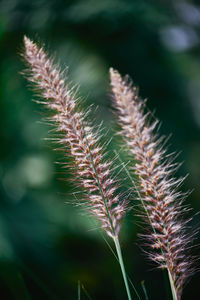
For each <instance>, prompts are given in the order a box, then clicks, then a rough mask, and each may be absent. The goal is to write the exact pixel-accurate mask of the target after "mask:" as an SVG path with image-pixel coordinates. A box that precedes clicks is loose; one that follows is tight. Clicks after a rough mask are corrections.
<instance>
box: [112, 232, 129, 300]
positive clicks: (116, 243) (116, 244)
mask: <svg viewBox="0 0 200 300" xmlns="http://www.w3.org/2000/svg"><path fill="white" fill-rule="evenodd" d="M113 240H114V243H115V247H116V250H117V256H118V258H119V264H120V267H121V271H122V275H123V279H124V284H125V287H126V292H127V296H128V299H129V300H132V298H131V293H130V290H129V285H128V280H127V275H126V271H125V267H124V262H123V258H122V252H121V247H120V244H119V240H118V237H117V236H115V237H114V238H113Z"/></svg>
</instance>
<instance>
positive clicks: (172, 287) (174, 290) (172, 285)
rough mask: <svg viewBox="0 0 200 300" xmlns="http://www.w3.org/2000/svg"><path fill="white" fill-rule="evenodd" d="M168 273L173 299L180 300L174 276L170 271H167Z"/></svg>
mask: <svg viewBox="0 0 200 300" xmlns="http://www.w3.org/2000/svg"><path fill="white" fill-rule="evenodd" d="M167 271H168V276H169V282H170V287H171V291H172V299H173V300H178V298H177V294H176V289H175V286H174V281H173V278H172V275H171V273H170V271H169V269H167Z"/></svg>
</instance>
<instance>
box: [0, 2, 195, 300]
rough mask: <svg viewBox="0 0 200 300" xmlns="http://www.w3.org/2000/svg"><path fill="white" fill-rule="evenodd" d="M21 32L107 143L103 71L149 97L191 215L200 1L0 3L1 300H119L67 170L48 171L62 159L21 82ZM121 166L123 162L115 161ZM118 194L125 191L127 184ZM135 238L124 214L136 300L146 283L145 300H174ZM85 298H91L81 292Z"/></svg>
mask: <svg viewBox="0 0 200 300" xmlns="http://www.w3.org/2000/svg"><path fill="white" fill-rule="evenodd" d="M24 34H26V35H27V36H28V37H30V38H31V39H33V40H34V41H39V42H40V41H41V42H42V43H45V44H46V46H47V49H48V51H49V52H50V53H51V54H53V55H55V54H56V57H57V61H59V62H60V63H61V66H62V67H63V68H65V67H66V66H69V78H70V80H73V82H74V83H77V84H79V85H80V94H81V95H82V96H83V98H84V99H85V100H84V104H83V106H84V107H88V106H89V105H90V104H92V103H94V104H95V105H97V106H98V110H95V109H93V110H92V112H91V114H90V116H91V119H92V120H94V122H95V124H99V123H100V122H101V120H103V121H104V126H105V129H106V130H107V129H108V133H107V136H106V137H104V140H109V139H110V137H112V136H113V134H114V131H115V129H117V126H116V124H115V121H114V116H113V115H112V113H111V101H110V99H109V77H108V69H109V67H111V66H113V67H114V68H117V69H118V70H119V71H120V72H121V73H122V74H127V73H128V74H129V75H130V76H131V77H132V78H133V80H134V82H135V83H136V84H137V85H138V86H139V87H140V94H141V96H142V97H143V98H146V97H148V98H149V101H148V107H149V108H150V109H151V110H154V109H156V113H155V114H156V117H158V118H159V119H160V120H161V121H162V127H161V129H160V131H161V134H165V135H169V134H170V133H173V136H172V137H171V139H170V143H171V146H170V148H169V151H170V152H173V151H182V152H181V154H180V155H179V160H180V161H184V164H183V166H182V167H181V168H180V170H179V171H178V176H184V175H185V174H187V173H189V174H190V175H189V177H188V178H187V179H186V181H185V183H184V184H183V186H182V189H183V191H186V190H188V189H190V190H193V189H194V191H193V192H192V194H191V195H190V196H189V197H188V199H187V200H186V204H187V205H188V204H190V205H191V206H192V207H193V209H194V210H193V212H190V214H189V216H191V215H192V213H195V212H198V211H199V208H200V197H199V193H200V185H199V178H200V135H199V134H200V130H199V129H200V5H199V2H198V1H196V3H195V2H192V1H188V2H183V1H181V0H180V1H170V0H168V1H167V0H166V1H159V0H157V1H156V0H148V1H143V0H129V1H128V0H101V1H98V0H82V1H81V0H74V1H73V0H71V1H64V0H57V1H53V0H40V1H39V0H36V1H27V0H1V1H0V59H1V64H0V125H1V131H0V134H1V138H0V141H1V147H0V159H1V161H0V178H1V181H0V182H1V183H0V184H1V187H0V193H1V199H0V295H1V298H2V299H77V283H78V280H80V281H81V283H82V284H83V285H84V287H85V288H86V289H87V291H88V292H89V294H90V295H91V297H92V299H126V294H125V290H124V286H123V282H122V279H121V273H120V270H119V267H118V265H117V264H116V262H115V258H114V256H113V255H112V253H111V252H110V250H109V248H108V247H107V245H106V243H105V242H104V240H103V239H102V236H101V235H100V233H99V231H98V230H97V227H98V224H96V223H95V222H94V220H92V219H91V218H90V217H88V216H87V215H86V214H85V213H83V211H82V210H81V209H80V207H74V206H73V205H72V204H73V203H74V202H75V196H74V195H73V193H74V192H77V191H79V188H75V187H74V186H73V185H72V182H71V181H70V179H71V178H72V175H71V171H70V169H65V170H63V169H62V168H61V166H60V165H59V164H55V163H54V162H55V161H63V158H62V153H57V152H53V151H52V148H53V147H55V146H52V144H51V143H50V142H48V141H44V138H45V137H51V133H50V134H48V131H49V129H50V128H49V127H48V126H47V125H45V124H43V122H40V121H41V119H42V118H43V117H44V116H45V111H44V110H43V109H41V107H40V106H38V104H36V103H35V102H33V101H31V100H32V99H36V95H35V93H34V92H33V91H32V89H31V88H30V84H28V83H27V81H26V79H24V78H23V77H22V76H21V75H20V72H21V71H22V70H23V69H24V63H23V61H22V59H21V57H20V53H21V51H22V50H23V35H24ZM118 142H119V141H118V139H117V138H114V139H113V140H112V141H111V143H110V144H109V151H110V152H109V156H110V157H111V158H112V157H113V156H114V150H116V151H120V148H121V142H119V143H118ZM122 156H123V157H124V160H125V161H127V160H128V158H127V157H126V154H125V153H123V151H122ZM63 171H65V174H64V173H63ZM121 177H122V179H123V180H124V177H125V176H124V175H123V173H122V176H121ZM58 178H63V179H66V181H65V182H64V181H63V180H58ZM123 186H124V188H123V189H122V190H123V191H124V190H126V186H128V182H127V181H126V180H125V181H124V184H123ZM126 194H127V193H126ZM78 197H79V199H80V198H81V195H78ZM132 201H133V202H132V203H133V205H135V204H136V202H135V201H134V199H132ZM65 202H67V203H65ZM199 221H200V220H199V215H196V216H195V217H194V219H193V220H192V222H191V226H192V227H194V228H198V227H199V226H200V224H199ZM142 230H143V226H138V222H137V221H136V219H135V217H134V213H130V214H129V215H128V216H127V217H126V220H125V221H124V223H123V226H122V231H121V244H122V250H123V253H124V258H125V263H126V266H127V271H128V273H129V274H130V276H131V278H132V279H133V281H134V283H135V285H136V286H137V288H138V290H139V291H140V292H141V294H142V291H141V285H140V282H141V281H142V280H145V285H146V288H147V291H148V294H149V299H170V296H167V293H166V292H165V283H164V276H163V274H162V272H161V271H158V270H156V269H155V266H153V264H152V263H150V262H148V261H147V260H146V257H145V255H144V254H143V253H142V251H141V248H140V245H141V243H140V242H139V240H138V238H137V233H138V232H142ZM197 237H198V236H197ZM110 242H111V241H110ZM196 242H197V243H198V240H197V241H196ZM111 244H112V243H111ZM194 252H195V253H196V254H197V255H198V254H199V250H198V249H194ZM199 293H200V289H199V274H196V275H195V276H193V277H192V280H191V281H190V282H189V283H188V284H187V286H186V288H185V290H184V296H183V299H185V300H186V299H198V295H199ZM142 297H143V294H142ZM81 299H87V296H86V295H85V293H84V291H82V298H81ZM135 299H136V298H135ZM142 299H144V297H143V298H142Z"/></svg>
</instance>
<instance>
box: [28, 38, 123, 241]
mask: <svg viewBox="0 0 200 300" xmlns="http://www.w3.org/2000/svg"><path fill="white" fill-rule="evenodd" d="M24 43H25V54H24V58H25V59H26V61H27V62H28V65H29V74H30V76H29V80H30V81H31V82H33V83H35V85H36V87H37V88H38V90H39V92H40V95H41V97H43V98H44V99H45V102H43V103H44V104H45V105H46V106H47V107H48V108H49V109H50V110H52V111H53V112H54V115H53V116H52V117H51V120H52V121H53V122H54V124H55V127H56V130H57V132H58V133H62V137H60V139H59V143H60V144H62V145H63V146H64V148H65V149H66V151H69V152H70V153H71V156H72V157H73V159H74V163H75V164H74V165H76V172H77V177H78V179H79V182H80V183H81V185H82V186H83V188H84V189H85V190H86V191H87V195H88V206H89V207H88V209H89V212H90V213H92V214H93V215H95V216H96V217H97V218H98V219H99V221H100V222H101V226H102V228H103V229H104V230H105V231H106V233H107V234H108V235H109V236H111V237H117V236H118V233H119V230H120V221H121V219H122V217H123V215H124V213H125V203H124V202H120V199H119V195H118V194H117V193H116V190H117V184H116V182H115V181H114V179H113V178H112V176H111V164H110V162H109V161H105V159H104V153H103V149H102V147H101V146H100V145H99V138H98V136H97V134H94V131H93V128H92V127H91V126H90V124H89V123H88V122H87V121H86V119H85V115H84V113H83V112H80V111H79V110H78V109H77V101H76V100H77V99H76V95H75V93H74V92H73V89H72V88H70V86H69V84H67V83H65V80H64V78H63V75H62V73H61V72H60V71H59V69H58V68H57V67H56V66H55V65H54V64H53V62H52V60H51V59H49V58H48V57H47V55H46V53H45V52H44V50H43V48H39V47H38V46H37V45H36V44H35V43H33V42H32V41H31V40H30V39H28V38H27V37H24Z"/></svg>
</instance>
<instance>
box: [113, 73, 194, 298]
mask: <svg viewBox="0 0 200 300" xmlns="http://www.w3.org/2000/svg"><path fill="white" fill-rule="evenodd" d="M110 78H111V88H112V93H113V106H114V108H115V109H116V110H117V117H118V120H119V123H120V125H121V128H122V132H121V134H122V136H123V137H124V138H125V140H126V143H127V145H128V147H129V150H130V152H131V154H133V156H134V159H135V160H136V163H135V165H134V167H133V170H134V172H135V173H137V174H138V190H139V192H140V195H141V198H140V201H141V207H142V211H141V214H142V216H143V219H144V220H145V222H146V223H147V224H148V232H147V234H146V235H145V238H147V240H148V244H149V246H150V249H151V250H150V251H149V256H150V258H151V259H152V260H153V261H154V262H156V263H157V264H158V266H159V267H160V268H165V269H167V270H168V275H169V281H170V284H171V289H172V295H173V299H174V300H180V299H181V293H182V288H183V285H184V283H185V281H186V279H187V278H188V276H189V275H190V274H191V258H188V257H187V256H186V255H187V248H188V246H189V242H190V241H191V237H190V239H189V238H188V236H187V235H186V233H185V228H186V225H187V222H188V221H183V220H182V217H181V216H182V214H183V213H184V212H185V210H186V209H185V208H183V206H182V202H183V198H184V195H183V194H181V193H179V192H178V191H177V187H178V186H179V185H180V184H181V182H182V179H175V178H174V177H173V173H174V171H175V169H176V167H177V165H176V164H172V162H170V161H169V158H168V159H166V157H165V152H166V151H165V149H163V139H162V138H159V137H158V136H157V134H155V133H154V132H155V128H156V126H157V124H158V121H157V120H156V121H153V122H151V121H150V116H149V112H147V113H145V102H144V101H142V99H140V98H139V96H138V91H137V89H136V88H135V87H133V86H132V84H131V83H130V82H129V81H128V80H127V78H125V79H123V78H122V77H121V75H120V74H119V73H118V72H117V71H116V70H113V69H110Z"/></svg>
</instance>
